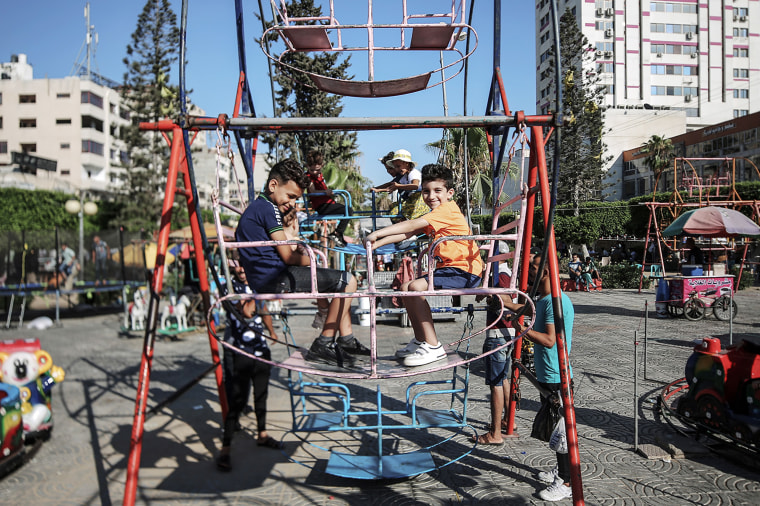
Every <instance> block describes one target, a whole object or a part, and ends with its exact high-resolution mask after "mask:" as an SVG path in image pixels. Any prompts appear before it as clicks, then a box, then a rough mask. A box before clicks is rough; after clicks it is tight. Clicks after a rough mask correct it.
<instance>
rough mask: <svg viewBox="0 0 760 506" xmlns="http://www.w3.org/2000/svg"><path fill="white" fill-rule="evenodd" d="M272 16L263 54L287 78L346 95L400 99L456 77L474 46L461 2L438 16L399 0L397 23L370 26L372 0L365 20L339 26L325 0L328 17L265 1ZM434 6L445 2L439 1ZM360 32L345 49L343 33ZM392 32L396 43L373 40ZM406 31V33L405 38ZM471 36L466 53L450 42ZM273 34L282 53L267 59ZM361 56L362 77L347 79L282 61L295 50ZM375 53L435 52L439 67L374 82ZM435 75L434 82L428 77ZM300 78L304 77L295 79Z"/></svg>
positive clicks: (454, 2) (281, 0)
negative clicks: (413, 10) (446, 59)
mask: <svg viewBox="0 0 760 506" xmlns="http://www.w3.org/2000/svg"><path fill="white" fill-rule="evenodd" d="M270 1H271V4H272V9H273V12H274V13H275V20H274V25H273V26H272V27H270V28H269V29H267V30H266V31H265V32H264V34H263V35H262V37H261V49H262V51H263V52H264V54H266V56H267V57H268V58H269V59H270V60H272V61H273V62H275V63H276V64H277V65H279V66H280V67H281V68H283V69H286V70H287V71H288V72H289V73H290V74H291V77H292V78H293V79H295V80H296V81H298V82H299V83H301V84H304V85H307V86H312V87H315V88H317V89H319V90H322V91H324V92H327V93H334V94H336V95H345V96H351V97H365V98H369V97H391V96H396V95H405V94H408V93H414V92H417V91H421V90H425V89H428V88H432V87H434V86H438V85H439V84H442V83H444V82H446V81H448V80H450V79H452V78H453V77H455V76H457V75H458V74H459V73H460V72H461V71H462V69H463V68H464V61H465V59H467V58H468V57H469V56H470V55H471V54H472V53H473V52H474V51H475V49H476V48H477V45H478V43H477V40H478V35H477V32H475V30H474V29H473V28H472V27H471V26H470V25H468V24H467V23H465V22H464V8H465V1H464V0H459V1H457V0H450V5H451V8H450V10H449V11H448V12H444V13H434V14H430V13H426V14H409V13H408V11H407V5H406V4H407V2H406V0H402V2H401V3H402V15H401V22H400V23H391V24H375V22H374V21H373V14H372V0H368V15H367V22H366V23H363V24H346V25H342V24H340V22H339V21H338V20H337V18H336V17H335V9H334V5H333V0H330V13H329V15H327V16H315V17H290V16H288V12H287V8H286V5H285V0H279V2H278V1H277V0H270ZM438 3H441V4H445V3H449V0H440V1H439V2H438ZM359 30H362V31H366V33H367V35H366V44H359V45H347V44H344V43H343V35H344V33H343V32H346V31H349V32H353V31H359ZM393 32H396V33H398V35H399V39H398V41H399V42H398V44H396V45H381V44H376V41H375V36H376V35H381V36H385V35H386V34H388V33H393ZM408 32H411V35H409V33H408ZM470 33H471V34H472V35H473V36H474V40H475V43H474V44H473V47H472V49H471V50H469V51H468V52H466V53H464V52H462V51H460V50H459V49H458V48H457V47H456V44H457V42H458V41H461V40H465V38H466V37H468V35H469V34H470ZM274 34H276V35H277V36H279V38H280V39H281V40H282V41H283V42H284V44H285V49H284V50H283V52H282V53H281V54H280V55H279V56H276V55H273V54H272V53H271V52H270V50H269V46H268V41H269V40H271V39H272V37H273V35H274ZM312 51H325V52H345V51H366V52H367V79H366V80H363V81H362V80H348V79H338V78H334V77H330V76H326V75H320V74H316V73H314V72H309V71H307V70H304V69H300V68H298V67H296V66H294V65H292V64H290V63H287V62H286V61H285V60H286V59H287V56H288V55H291V54H293V53H299V52H312ZM376 51H439V52H441V60H440V66H439V67H438V68H437V69H435V70H430V71H427V72H423V73H421V74H416V75H413V76H408V77H403V78H397V79H387V80H376V79H375V64H374V57H375V52H376ZM444 51H446V52H455V53H456V54H457V55H458V56H456V60H455V61H453V62H451V63H448V64H446V65H444V64H443V53H442V52H444ZM449 68H452V69H453V70H454V72H453V73H452V74H451V75H445V72H444V71H445V70H446V69H449ZM436 73H440V79H434V80H433V81H434V82H433V83H431V76H432V75H433V74H436ZM301 75H303V76H306V78H307V79H302V78H299V77H298V76H301Z"/></svg>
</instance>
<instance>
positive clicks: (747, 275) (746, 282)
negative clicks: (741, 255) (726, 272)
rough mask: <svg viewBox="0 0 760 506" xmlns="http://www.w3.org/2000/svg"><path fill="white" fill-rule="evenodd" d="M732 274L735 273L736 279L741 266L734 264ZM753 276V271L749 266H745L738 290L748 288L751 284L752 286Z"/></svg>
mask: <svg viewBox="0 0 760 506" xmlns="http://www.w3.org/2000/svg"><path fill="white" fill-rule="evenodd" d="M731 274H733V275H734V279H737V278H738V277H739V266H738V265H734V266H733V267H731ZM752 278H753V276H752V271H751V270H750V269H749V268H748V266H745V267H744V271H743V272H742V279H741V280H740V281H739V285H738V286H737V287H736V289H737V290H746V289H747V288H749V287H750V286H752V282H753V281H754V280H753V279H752Z"/></svg>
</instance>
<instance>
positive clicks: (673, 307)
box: [665, 275, 737, 321]
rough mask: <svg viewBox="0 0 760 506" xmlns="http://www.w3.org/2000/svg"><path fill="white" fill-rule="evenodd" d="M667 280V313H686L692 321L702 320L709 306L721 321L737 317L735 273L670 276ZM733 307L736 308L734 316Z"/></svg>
mask: <svg viewBox="0 0 760 506" xmlns="http://www.w3.org/2000/svg"><path fill="white" fill-rule="evenodd" d="M665 281H667V283H668V288H669V291H670V299H669V300H668V313H669V314H670V315H671V316H680V315H681V314H683V315H684V316H685V317H686V318H687V319H689V320H701V319H702V318H704V316H705V314H707V311H708V309H712V312H713V314H714V315H715V317H716V318H717V319H719V320H722V321H728V320H729V318H732V317H736V313H737V306H736V302H735V301H734V300H733V293H734V276H732V275H724V276H670V277H668V278H666V279H665ZM730 308H733V316H731V314H730V313H729V309H730Z"/></svg>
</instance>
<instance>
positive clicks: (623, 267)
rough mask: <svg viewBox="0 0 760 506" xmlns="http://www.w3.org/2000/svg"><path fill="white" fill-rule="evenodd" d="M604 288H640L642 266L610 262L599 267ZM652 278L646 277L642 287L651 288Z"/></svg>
mask: <svg viewBox="0 0 760 506" xmlns="http://www.w3.org/2000/svg"><path fill="white" fill-rule="evenodd" d="M599 272H600V273H601V275H602V282H603V287H604V288H638V287H639V278H640V277H641V268H640V267H636V266H635V265H627V264H610V265H606V266H604V267H599ZM650 283H651V280H650V279H649V278H647V277H645V278H644V280H643V282H642V285H641V287H642V288H649V285H650Z"/></svg>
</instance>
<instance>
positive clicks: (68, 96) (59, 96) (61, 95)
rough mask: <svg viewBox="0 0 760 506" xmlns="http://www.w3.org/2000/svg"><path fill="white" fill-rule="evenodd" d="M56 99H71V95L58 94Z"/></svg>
mask: <svg viewBox="0 0 760 506" xmlns="http://www.w3.org/2000/svg"><path fill="white" fill-rule="evenodd" d="M55 98H71V93H57V94H56V95H55Z"/></svg>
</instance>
